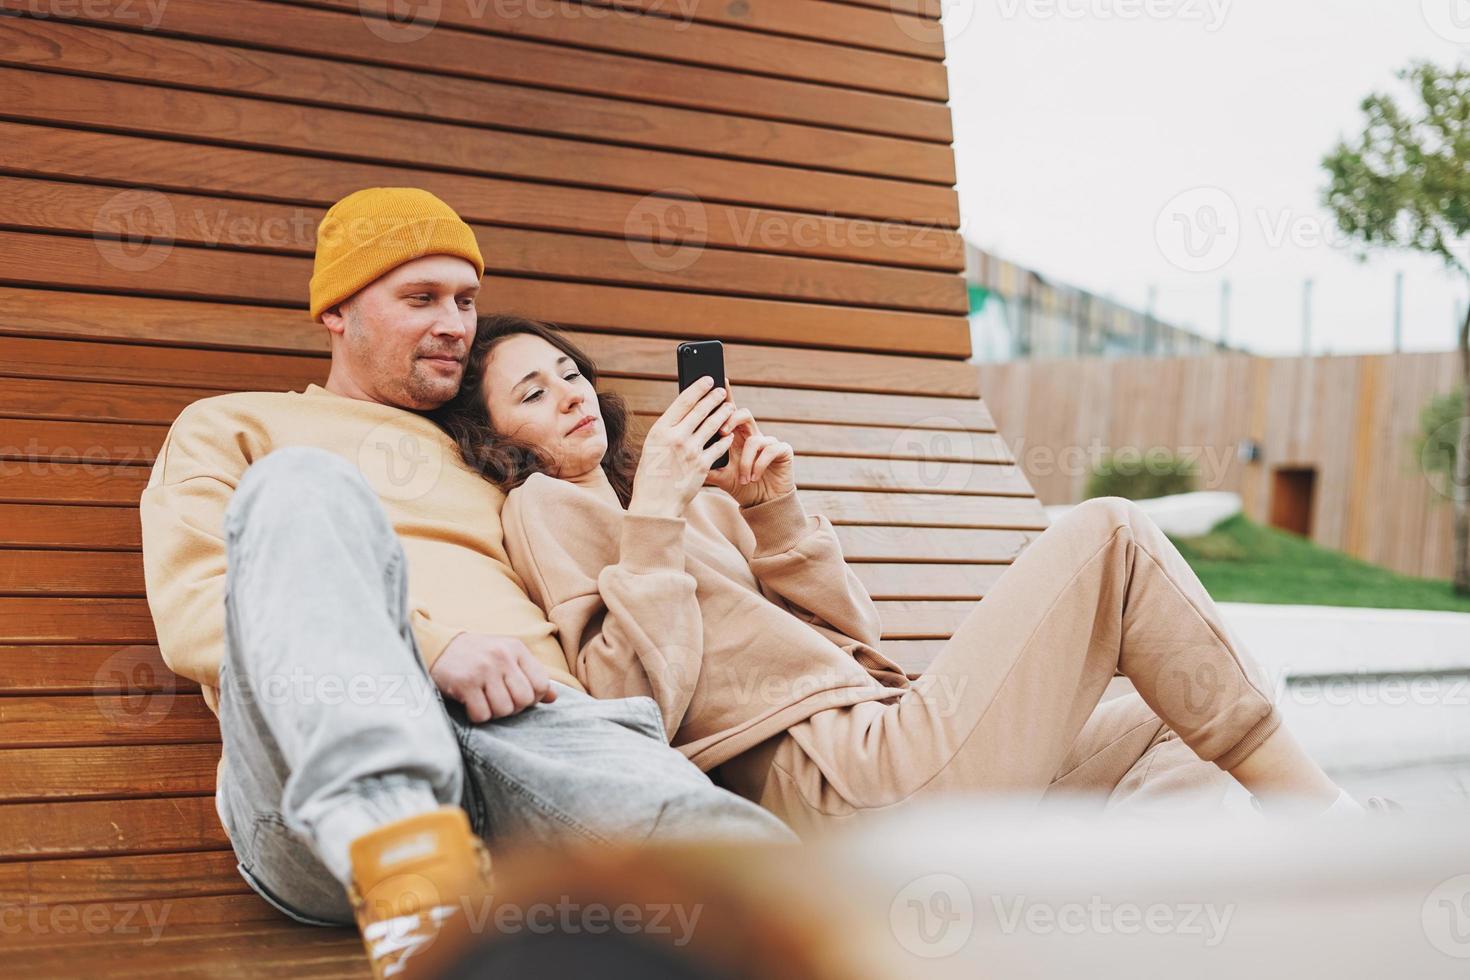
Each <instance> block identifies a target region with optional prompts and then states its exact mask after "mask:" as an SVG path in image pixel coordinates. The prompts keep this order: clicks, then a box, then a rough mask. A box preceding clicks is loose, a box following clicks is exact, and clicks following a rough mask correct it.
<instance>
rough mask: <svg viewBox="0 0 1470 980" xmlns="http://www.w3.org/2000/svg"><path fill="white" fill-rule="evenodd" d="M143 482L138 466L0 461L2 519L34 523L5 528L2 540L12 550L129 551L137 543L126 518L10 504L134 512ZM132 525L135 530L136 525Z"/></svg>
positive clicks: (144, 476) (0, 533)
mask: <svg viewBox="0 0 1470 980" xmlns="http://www.w3.org/2000/svg"><path fill="white" fill-rule="evenodd" d="M147 483H148V469H147V468H146V467H142V466H118V465H113V464H111V463H108V464H98V463H78V462H76V461H75V459H74V458H73V459H69V460H65V461H60V462H54V461H50V460H30V459H28V460H0V517H7V518H8V517H15V518H16V519H17V520H21V519H29V520H30V521H31V522H32V523H29V524H26V525H24V526H18V525H16V524H12V525H11V526H9V527H5V528H4V530H3V531H0V538H3V540H4V542H5V543H7V544H10V545H13V546H24V545H26V544H36V545H43V546H50V545H53V544H56V545H60V546H63V547H68V546H76V547H84V548H85V547H94V548H119V547H127V546H128V543H129V542H135V541H136V540H137V534H136V533H134V532H133V531H131V530H130V529H129V528H130V525H129V523H128V518H125V517H120V516H118V515H117V514H115V513H95V514H94V513H82V512H81V511H80V510H77V509H74V508H71V509H68V508H62V509H56V510H48V509H47V508H44V507H43V508H39V509H34V510H33V509H30V508H27V507H20V506H11V505H23V504H99V505H104V506H105V507H106V508H107V509H108V510H112V509H113V508H115V507H136V506H137V504H138V498H139V497H140V496H141V495H142V493H143V487H144V486H146V485H147ZM85 509H86V510H88V511H91V510H97V509H100V508H93V507H87V508H85ZM131 526H136V520H134V521H133V524H132V525H131ZM58 535H59V537H58ZM89 536H90V537H89Z"/></svg>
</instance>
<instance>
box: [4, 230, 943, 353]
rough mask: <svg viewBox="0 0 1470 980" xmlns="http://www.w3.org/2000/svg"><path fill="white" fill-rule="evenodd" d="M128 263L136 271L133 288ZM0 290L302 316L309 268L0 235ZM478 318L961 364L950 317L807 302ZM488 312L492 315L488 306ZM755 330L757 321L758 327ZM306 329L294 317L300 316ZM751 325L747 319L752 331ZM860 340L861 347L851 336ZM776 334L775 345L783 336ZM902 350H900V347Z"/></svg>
mask: <svg viewBox="0 0 1470 980" xmlns="http://www.w3.org/2000/svg"><path fill="white" fill-rule="evenodd" d="M136 261H142V262H144V263H146V264H147V265H148V268H149V275H148V276H146V277H140V276H139V274H138V268H137V266H135V265H133V263H134V262H136ZM0 262H3V263H5V265H4V266H3V267H0V283H5V284H7V285H12V286H35V285H40V286H51V287H55V288H59V289H86V290H100V291H107V292H123V293H144V294H148V295H154V296H171V297H178V298H181V299H210V300H217V301H223V302H230V303H265V304H275V305H279V306H292V307H298V308H299V307H304V306H305V298H306V295H307V290H306V283H307V280H308V279H309V278H310V269H309V264H308V263H307V262H306V261H305V260H304V259H296V258H291V257H288V256H281V255H262V254H252V253H242V252H226V251H221V250H217V249H211V248H192V247H191V248H185V247H182V246H169V245H166V244H163V243H161V242H154V243H152V244H151V245H149V244H147V243H144V244H143V245H142V246H141V248H140V247H137V245H136V243H133V244H123V243H120V242H117V241H115V240H113V239H106V238H101V239H97V240H93V239H90V238H78V237H70V236H64V235H46V234H35V233H24V232H11V231H0ZM481 302H482V304H483V305H484V306H485V307H486V309H487V310H491V309H499V310H509V311H515V312H519V313H524V314H529V315H531V316H535V317H539V318H541V319H544V320H549V321H551V322H553V323H558V324H564V325H567V326H573V327H595V328H601V329H612V330H633V329H637V330H638V331H639V332H643V333H668V334H669V335H671V336H679V337H681V338H682V337H687V336H688V335H689V331H688V330H687V329H685V327H684V326H683V325H684V324H687V323H692V322H696V321H698V320H701V319H703V320H704V322H705V326H704V328H703V335H706V336H719V337H721V338H723V339H729V340H740V341H754V342H761V341H772V340H779V339H782V338H783V337H784V338H787V339H789V338H791V337H794V336H795V337H804V338H808V339H809V340H810V342H811V343H812V344H814V345H818V344H820V345H825V346H829V347H838V346H858V344H856V343H854V341H855V340H857V341H859V342H860V345H861V346H862V347H863V348H865V349H870V350H871V349H884V348H887V349H891V350H892V349H903V348H902V347H901V340H902V338H903V336H904V334H905V332H907V335H908V337H909V339H910V340H911V341H916V342H919V343H922V344H924V345H925V346H926V349H927V351H928V352H929V353H933V354H943V355H951V356H963V355H964V354H966V353H967V352H968V348H969V332H968V331H969V327H968V321H967V320H966V319H965V318H963V317H960V316H950V315H946V314H940V313H924V312H914V311H905V310H878V309H862V308H856V307H853V308H849V307H844V306H837V305H831V304H822V303H814V302H793V301H787V300H778V299H763V298H743V297H737V296H725V295H713V294H707V293H694V292H653V291H651V290H650V289H648V288H644V287H629V286H618V285H609V284H603V283H583V282H567V281H550V280H539V279H526V278H519V277H515V276H508V275H496V276H491V277H490V278H488V280H487V283H486V287H485V292H484V299H483V300H482V301H481ZM492 302H493V305H491V303H492ZM767 314H768V316H767V317H766V319H764V320H762V319H759V318H761V317H763V316H766V315H767ZM301 318H302V319H303V320H305V319H306V316H305V315H304V313H302V314H301ZM752 318H757V319H754V320H753V319H752ZM859 328H861V329H869V330H871V331H872V334H871V336H863V335H859V334H855V333H854V332H853V331H854V330H855V329H859ZM783 331H784V333H783ZM909 349H912V347H910V348H909Z"/></svg>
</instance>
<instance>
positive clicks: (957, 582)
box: [0, 549, 998, 685]
mask: <svg viewBox="0 0 1470 980" xmlns="http://www.w3.org/2000/svg"><path fill="white" fill-rule="evenodd" d="M854 571H856V572H857V574H858V577H859V578H861V579H862V580H863V584H864V585H866V586H867V588H868V592H869V594H871V595H872V596H873V597H874V598H894V597H915V598H920V597H923V598H933V597H945V598H949V597H957V598H979V597H980V596H982V595H984V594H985V588H986V587H988V585H989V584H990V583H992V582H993V581H994V580H995V578H996V576H997V574H998V571H997V570H993V566H986V565H953V564H951V565H926V564H904V563H897V564H896V563H886V564H879V565H867V564H863V563H857V564H855V565H854ZM143 594H144V586H143V564H142V562H141V561H140V560H139V558H138V556H137V555H135V554H131V553H128V552H115V551H51V550H47V551H28V550H24V549H0V595H6V596H45V595H51V596H105V597H130V596H131V597H141V596H142V595H143ZM83 649H86V648H83ZM37 653H38V655H39V654H40V653H41V651H37ZM55 656H56V654H54V653H53V654H52V655H50V656H46V657H44V658H43V659H42V661H41V662H42V663H51V662H53V658H54V657H55ZM0 662H6V663H10V662H11V661H10V660H9V658H7V657H6V655H5V654H4V652H3V650H0ZM111 668H112V669H113V670H114V671H117V670H121V669H122V668H121V667H119V666H118V665H115V664H114V665H111ZM6 673H7V676H6V680H5V683H6V684H7V685H9V684H15V683H16V682H17V678H16V676H15V671H14V669H13V668H7V672H6ZM147 680H148V679H147V678H143V679H140V680H139V681H138V682H139V683H144V682H147Z"/></svg>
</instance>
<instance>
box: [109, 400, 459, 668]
mask: <svg viewBox="0 0 1470 980" xmlns="http://www.w3.org/2000/svg"><path fill="white" fill-rule="evenodd" d="M248 422H249V420H248V419H247V418H245V417H244V416H242V415H241V413H240V412H239V411H238V410H235V409H232V408H230V407H227V406H224V405H221V404H219V403H218V402H216V401H215V400H214V399H205V400H203V401H200V402H196V403H194V404H193V405H190V406H188V407H187V408H185V409H184V411H183V412H181V413H180V414H179V416H178V418H177V419H175V420H174V423H173V425H172V426H171V427H170V428H169V431H168V434H167V435H166V436H165V437H164V441H163V445H162V446H161V447H160V448H159V451H158V455H157V457H156V458H155V460H154V463H153V471H152V473H151V474H150V475H149V478H148V485H147V487H146V488H145V489H144V490H143V494H142V496H141V498H140V499H139V502H138V510H139V517H140V521H141V524H142V532H143V577H144V584H145V587H146V592H147V596H148V607H149V610H150V612H151V613H152V615H153V626H154V632H155V634H156V635H157V637H158V648H159V653H160V654H161V655H162V657H163V661H164V663H166V664H168V667H169V669H170V670H172V671H173V672H174V673H176V674H179V675H180V676H182V677H187V678H189V679H190V680H192V681H195V682H197V683H199V684H202V685H205V686H208V687H218V686H219V667H220V663H221V662H222V661H223V660H224V654H225V568H226V547H225V534H224V519H225V510H226V508H228V506H229V503H230V500H231V498H232V497H233V496H234V494H235V488H236V487H237V486H238V485H239V483H240V480H241V479H242V478H243V476H244V473H245V471H246V469H247V468H248V467H249V466H250V465H251V463H252V462H253V461H254V459H255V458H256V457H257V456H258V455H259V454H260V453H262V452H266V451H268V449H266V448H262V447H261V446H259V445H256V444H254V443H253V441H252V440H251V439H250V438H249V437H247V436H246V435H244V434H243V433H244V432H245V430H246V429H248V428H249V424H248ZM409 605H410V618H411V625H412V629H413V631H414V637H415V639H416V640H417V641H418V645H419V652H420V655H421V656H422V658H423V660H424V662H425V664H426V665H430V666H432V664H433V663H434V661H435V660H436V659H437V658H438V656H439V654H440V653H442V652H443V650H444V648H445V647H446V646H447V645H448V644H449V642H450V641H451V640H453V639H454V638H455V637H456V636H458V635H459V634H460V633H462V632H464V630H462V629H460V628H457V627H455V626H453V625H450V624H446V623H440V622H435V621H434V620H432V619H430V618H429V616H428V615H427V613H425V611H424V609H423V607H422V605H421V604H420V603H418V602H416V601H415V600H414V598H413V596H410V597H409Z"/></svg>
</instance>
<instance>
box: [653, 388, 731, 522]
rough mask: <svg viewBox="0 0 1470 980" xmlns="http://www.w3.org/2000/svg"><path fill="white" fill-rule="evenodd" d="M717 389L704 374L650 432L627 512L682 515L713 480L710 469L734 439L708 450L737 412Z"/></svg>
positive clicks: (657, 515) (728, 436) (676, 399)
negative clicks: (712, 441) (714, 437)
mask: <svg viewBox="0 0 1470 980" xmlns="http://www.w3.org/2000/svg"><path fill="white" fill-rule="evenodd" d="M713 385H714V379H712V378H710V377H708V376H706V377H703V378H700V379H699V380H698V381H695V382H694V384H692V385H690V386H689V387H688V388H685V389H684V390H683V391H681V392H679V397H677V398H675V399H674V401H673V403H672V404H671V405H669V407H668V408H667V409H665V410H664V413H663V415H660V416H659V418H658V421H657V422H655V423H653V427H652V428H650V429H649V430H648V435H647V436H646V437H645V438H644V440H643V455H642V457H641V458H640V459H639V460H638V472H637V473H635V474H634V475H633V498H632V500H630V501H629V502H628V513H630V514H643V515H646V516H650V517H683V516H684V510H685V508H687V507H688V506H689V501H691V500H693V499H694V495H695V494H696V493H698V492H699V488H700V487H702V486H704V484H705V482H706V480H707V478H708V477H709V472H710V469H709V468H710V467H711V466H713V465H714V462H715V460H717V459H719V458H720V455H721V454H722V453H724V452H725V450H727V449H729V448H730V447H731V443H732V442H734V440H735V436H734V435H733V434H726V435H725V436H724V438H722V439H720V441H719V442H716V443H715V444H714V445H712V446H710V447H709V448H708V449H706V448H704V444H705V443H706V442H708V441H709V438H710V436H712V435H714V434H715V433H716V432H718V431H719V429H720V427H721V426H723V425H724V424H725V423H726V422H727V421H728V420H729V418H730V416H731V415H732V414H734V412H735V406H734V405H733V404H731V403H730V402H729V401H727V400H726V392H725V389H724V388H714V389H713V390H711V388H712V386H713ZM722 403H723V404H722ZM732 456H733V454H732Z"/></svg>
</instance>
